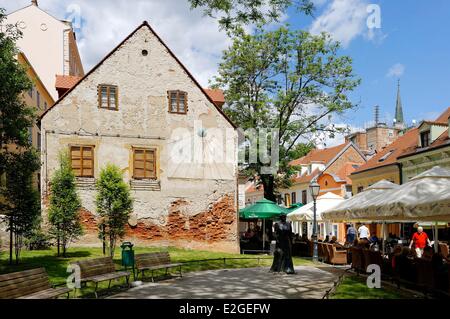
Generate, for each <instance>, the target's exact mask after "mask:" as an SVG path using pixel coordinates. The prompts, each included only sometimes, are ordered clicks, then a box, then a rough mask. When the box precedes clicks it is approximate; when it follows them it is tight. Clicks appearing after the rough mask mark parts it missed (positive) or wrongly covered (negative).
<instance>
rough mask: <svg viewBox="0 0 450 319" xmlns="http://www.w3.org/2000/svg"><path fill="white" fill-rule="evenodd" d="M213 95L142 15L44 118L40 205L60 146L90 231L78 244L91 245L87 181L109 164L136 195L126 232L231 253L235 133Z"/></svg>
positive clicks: (90, 185) (138, 238)
mask: <svg viewBox="0 0 450 319" xmlns="http://www.w3.org/2000/svg"><path fill="white" fill-rule="evenodd" d="M210 93H211V92H210ZM219 100H220V97H219V98H217V99H216V100H214V99H213V98H211V96H209V95H208V94H207V92H206V91H205V90H204V89H203V88H202V87H201V86H200V85H199V83H198V82H197V81H196V80H195V79H194V77H193V76H192V75H191V74H190V73H189V71H188V70H187V69H186V68H185V67H184V66H183V64H182V63H181V62H180V61H179V59H178V58H177V57H176V56H175V55H174V54H173V52H172V51H171V50H170V49H169V48H168V47H167V46H166V45H165V43H164V42H163V41H162V39H161V38H160V37H159V36H158V35H157V34H156V33H155V32H154V31H153V29H152V28H151V27H150V25H149V24H148V23H147V22H144V23H143V24H142V25H140V26H139V27H138V28H137V29H136V30H135V31H133V32H132V33H131V34H130V35H129V36H128V37H127V38H126V39H125V40H124V41H122V42H121V43H120V44H119V45H118V46H117V47H116V48H115V49H113V50H112V52H111V53H109V54H108V55H107V56H106V57H105V58H104V59H103V60H102V61H101V62H100V63H98V65H96V66H95V67H94V68H93V69H92V70H91V71H90V72H89V73H87V74H86V75H85V76H84V77H83V78H82V79H81V80H79V81H78V80H77V81H76V84H75V85H74V86H73V87H71V88H70V89H68V91H67V92H65V93H64V95H63V96H62V97H61V98H60V99H59V100H58V101H57V102H56V103H55V105H54V106H53V107H52V108H50V109H49V110H47V112H45V113H44V115H43V116H42V118H41V129H42V145H43V152H42V163H43V164H42V176H41V178H42V194H43V202H42V206H43V211H44V212H45V211H46V209H47V199H48V187H49V182H50V180H51V177H52V174H53V172H54V170H55V169H56V168H57V167H58V154H59V153H60V152H61V151H66V152H69V156H70V158H71V163H72V168H73V170H74V172H75V174H76V176H77V188H78V192H79V194H80V197H81V199H82V205H83V214H82V215H83V223H84V224H85V229H86V230H87V231H88V232H87V234H86V236H85V237H84V238H83V239H82V243H87V244H99V240H98V239H97V230H96V216H95V203H94V200H95V196H96V192H95V187H94V185H95V184H94V183H95V180H96V179H97V178H98V177H99V172H100V170H101V169H102V168H103V167H104V166H105V165H106V164H107V163H113V164H115V165H117V166H119V167H120V168H121V169H122V171H123V173H124V178H125V180H126V182H127V183H129V185H130V187H131V191H132V196H133V197H134V210H133V213H132V216H131V218H130V220H129V225H128V229H127V234H126V239H127V240H131V241H133V242H134V243H137V244H141V245H170V246H178V247H184V248H196V249H208V250H220V251H229V252H236V251H238V237H237V147H236V145H237V134H236V131H235V127H234V125H233V123H231V121H230V120H229V119H228V118H227V117H226V116H225V114H224V113H223V112H222V110H221V108H220V101H219Z"/></svg>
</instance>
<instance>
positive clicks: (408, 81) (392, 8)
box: [288, 0, 450, 126]
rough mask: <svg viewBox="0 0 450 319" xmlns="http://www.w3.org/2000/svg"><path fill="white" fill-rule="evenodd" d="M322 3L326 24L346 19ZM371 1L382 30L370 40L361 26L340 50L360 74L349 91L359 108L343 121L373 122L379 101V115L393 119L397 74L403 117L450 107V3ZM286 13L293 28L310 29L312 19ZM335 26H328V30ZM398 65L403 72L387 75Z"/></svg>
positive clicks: (320, 11)
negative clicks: (358, 83) (378, 11)
mask: <svg viewBox="0 0 450 319" xmlns="http://www.w3.org/2000/svg"><path fill="white" fill-rule="evenodd" d="M322 2H324V4H323V5H321V6H318V12H317V13H316V17H317V16H319V18H320V16H321V15H324V14H327V12H328V13H329V14H328V18H329V20H327V21H328V24H332V22H330V20H333V19H335V20H337V21H336V23H337V25H339V20H341V21H343V22H348V21H346V18H345V17H344V16H342V15H340V14H339V12H337V10H334V11H332V10H331V11H330V10H329V9H330V8H331V6H332V5H333V3H332V2H333V1H319V3H322ZM343 2H348V3H349V4H355V3H368V2H367V1H359V0H358V1H357V0H351V1H343ZM370 3H371V4H378V5H379V7H380V8H381V29H379V30H377V31H376V32H377V34H376V36H375V37H374V39H369V38H368V37H367V36H366V33H367V32H368V29H367V27H366V26H364V28H362V29H361V30H360V32H359V33H356V34H355V36H354V37H353V38H352V39H351V41H349V43H348V44H347V46H346V47H345V48H343V49H342V51H341V52H342V53H343V54H346V55H350V56H351V57H352V58H353V60H354V67H355V72H356V73H357V74H358V75H359V76H360V77H361V78H362V84H361V86H360V87H359V88H358V89H357V90H356V91H355V92H354V94H352V97H353V99H354V100H355V101H359V100H361V106H360V108H359V110H358V111H357V112H356V113H352V114H347V115H346V119H347V120H348V122H350V123H351V124H353V125H354V126H362V125H363V124H364V123H365V122H367V121H371V120H373V106H374V105H380V111H381V114H382V116H385V117H386V119H387V120H392V118H393V116H394V114H395V101H396V90H397V78H398V77H399V78H400V79H401V97H402V102H403V109H404V115H405V120H407V121H408V122H410V121H412V120H413V119H415V120H421V119H434V118H436V117H437V116H438V115H439V114H440V113H442V111H443V110H444V109H446V108H447V107H449V106H450V27H449V22H450V1H448V0H431V1H421V0H395V1H393V0H384V1H373V0H372V1H370ZM335 8H336V7H335ZM289 16H290V17H289V19H288V22H289V23H290V24H292V26H295V27H298V28H310V26H311V23H312V19H305V17H303V16H301V15H299V14H298V13H296V12H294V10H290V12H289ZM334 29H336V27H334V28H333V26H331V27H330V31H334ZM344 31H345V30H339V31H336V32H338V34H337V35H336V38H338V39H339V38H341V37H342V35H340V34H339V32H341V33H342V32H344ZM350 33H351V32H350ZM344 39H346V38H345V36H344ZM396 64H400V65H401V66H403V69H404V71H403V72H401V69H402V68H401V67H400V69H399V70H397V75H398V77H397V76H388V73H389V70H390V69H391V67H393V66H394V65H396ZM394 73H395V72H394Z"/></svg>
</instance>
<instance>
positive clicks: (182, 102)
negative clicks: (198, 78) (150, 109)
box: [167, 91, 187, 114]
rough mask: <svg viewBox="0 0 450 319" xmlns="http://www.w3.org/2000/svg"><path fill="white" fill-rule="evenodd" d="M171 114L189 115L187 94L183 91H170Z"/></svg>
mask: <svg viewBox="0 0 450 319" xmlns="http://www.w3.org/2000/svg"><path fill="white" fill-rule="evenodd" d="M167 96H168V98H169V112H170V113H176V114H186V113H187V93H186V92H183V91H168V92H167Z"/></svg>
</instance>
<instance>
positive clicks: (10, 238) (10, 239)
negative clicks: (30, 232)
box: [9, 216, 13, 265]
mask: <svg viewBox="0 0 450 319" xmlns="http://www.w3.org/2000/svg"><path fill="white" fill-rule="evenodd" d="M12 263H13V217H12V216H10V217H9V264H10V265H12Z"/></svg>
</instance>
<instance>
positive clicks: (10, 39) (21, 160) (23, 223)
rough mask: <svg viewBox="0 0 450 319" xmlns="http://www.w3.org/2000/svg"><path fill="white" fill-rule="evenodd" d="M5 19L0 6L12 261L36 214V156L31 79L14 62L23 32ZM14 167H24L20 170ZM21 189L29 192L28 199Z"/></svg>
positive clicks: (4, 175) (4, 172)
mask: <svg viewBox="0 0 450 319" xmlns="http://www.w3.org/2000/svg"><path fill="white" fill-rule="evenodd" d="M5 18H6V16H5V10H4V9H2V8H0V25H2V28H1V30H0V178H1V180H2V182H1V183H0V196H1V197H2V200H0V212H1V213H2V214H3V215H5V216H7V219H6V220H7V224H8V229H9V231H10V263H12V258H13V245H14V247H15V253H16V258H18V257H19V254H20V249H21V247H22V240H23V236H24V232H25V231H26V227H27V225H28V224H29V222H30V220H32V219H33V218H34V215H35V213H36V211H35V202H34V201H35V200H36V196H35V190H32V175H33V173H34V171H35V170H37V169H38V168H39V166H38V165H37V166H36V165H35V164H36V163H37V162H38V161H37V158H38V155H37V153H36V152H35V151H33V149H32V145H31V143H30V140H29V128H30V127H32V125H33V124H34V122H35V118H36V117H35V110H34V108H33V107H29V106H27V105H26V104H25V102H24V99H23V93H24V92H26V91H27V90H29V89H30V88H31V81H30V80H29V79H28V77H27V74H26V71H25V69H24V67H22V66H21V65H20V64H19V63H18V61H17V54H18V50H17V48H16V44H15V43H16V41H17V40H18V39H19V38H20V37H21V36H22V34H21V32H20V31H19V29H18V28H17V26H15V25H10V24H4V21H5ZM17 168H23V169H24V170H23V171H20V172H19V171H18V170H17ZM24 191H30V193H29V198H28V199H27V198H25V197H26V194H25V193H24ZM37 202H39V199H37ZM22 209H23V210H22ZM14 223H17V224H14ZM15 232H16V233H15ZM14 239H16V240H17V241H16V242H15V244H13V243H14ZM16 262H18V259H16Z"/></svg>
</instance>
